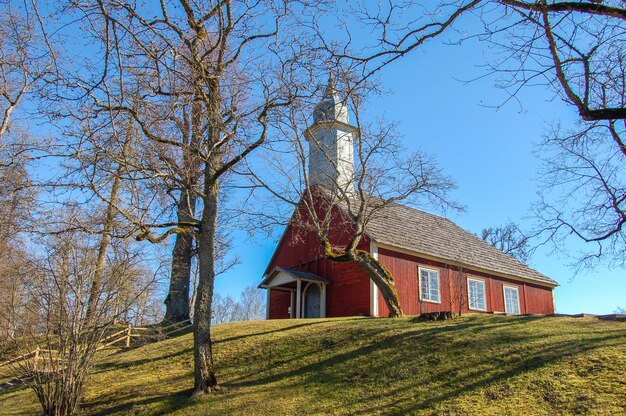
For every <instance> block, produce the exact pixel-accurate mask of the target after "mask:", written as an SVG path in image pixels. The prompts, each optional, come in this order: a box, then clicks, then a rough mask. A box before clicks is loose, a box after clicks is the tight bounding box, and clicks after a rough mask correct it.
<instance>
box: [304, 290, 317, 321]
mask: <svg viewBox="0 0 626 416" xmlns="http://www.w3.org/2000/svg"><path fill="white" fill-rule="evenodd" d="M320 299H321V291H320V287H319V285H316V284H314V283H313V284H310V285H308V286H307V288H306V290H305V292H304V317H305V318H319V317H321V315H320V310H321V305H320V303H321V302H320Z"/></svg>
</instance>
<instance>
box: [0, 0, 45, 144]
mask: <svg viewBox="0 0 626 416" xmlns="http://www.w3.org/2000/svg"><path fill="white" fill-rule="evenodd" d="M35 15H36V14H35V13H34V11H33V10H30V8H29V6H27V5H26V4H19V3H16V2H6V1H3V2H0V150H1V149H2V142H3V137H4V136H5V135H6V133H7V132H9V131H10V129H11V124H12V121H13V118H14V116H15V110H16V109H17V108H18V106H19V105H20V104H21V103H22V102H23V101H24V99H25V97H26V96H27V94H29V93H31V92H32V90H33V88H34V86H35V85H36V84H37V83H38V82H39V81H40V80H41V79H42V78H43V77H44V76H45V75H46V73H47V71H48V69H49V68H50V65H51V56H50V55H49V53H48V51H47V50H46V45H45V43H44V39H43V37H42V33H41V31H40V27H39V26H38V23H37V21H36V19H35Z"/></svg>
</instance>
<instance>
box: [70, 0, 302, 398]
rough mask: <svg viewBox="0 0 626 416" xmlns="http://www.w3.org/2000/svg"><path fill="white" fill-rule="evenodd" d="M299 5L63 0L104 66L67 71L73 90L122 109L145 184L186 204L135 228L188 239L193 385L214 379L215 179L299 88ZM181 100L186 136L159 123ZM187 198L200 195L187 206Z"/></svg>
mask: <svg viewBox="0 0 626 416" xmlns="http://www.w3.org/2000/svg"><path fill="white" fill-rule="evenodd" d="M302 7H303V4H301V3H298V2H285V1H267V2H265V1H263V2H256V3H247V2H238V1H236V2H234V1H225V2H205V3H197V2H189V1H187V0H180V1H176V2H174V1H171V2H161V4H160V5H159V6H158V7H157V6H154V5H142V4H137V3H133V2H125V1H119V0H117V1H111V2H108V1H93V2H80V3H78V2H72V10H73V11H77V13H79V14H80V15H81V16H82V18H81V21H82V22H83V25H84V26H85V27H86V32H85V33H87V34H90V35H91V37H92V38H95V39H97V40H98V42H100V44H101V45H102V53H103V54H104V59H103V60H102V61H101V62H106V63H107V65H108V68H104V69H105V70H106V71H104V72H103V71H102V69H103V68H99V69H100V72H101V73H103V75H102V76H101V77H93V78H89V79H85V78H84V77H82V78H80V79H78V80H76V81H75V83H76V85H77V88H78V90H81V88H82V91H81V93H82V94H86V95H87V96H88V97H89V100H91V104H90V106H91V107H92V108H96V109H97V111H105V112H106V111H121V112H124V113H126V114H127V115H128V116H130V117H131V118H132V120H133V122H134V124H135V125H136V126H137V129H138V131H139V132H140V133H141V134H142V136H143V138H144V140H143V143H144V146H145V147H144V149H145V150H144V152H143V156H144V157H149V156H148V155H154V156H153V157H151V159H150V160H145V161H143V162H145V163H143V164H142V167H141V169H139V170H143V171H144V172H145V178H146V179H148V180H149V181H150V182H151V183H152V184H153V185H152V186H153V188H154V189H158V190H161V191H164V192H165V193H167V192H171V191H172V190H175V193H176V194H177V200H178V201H179V202H181V203H184V204H185V206H186V207H188V208H189V210H188V212H187V213H186V214H189V215H187V216H182V217H180V216H179V218H176V219H174V220H173V221H161V220H159V221H143V222H142V228H143V230H142V231H141V232H140V233H139V235H138V239H140V240H148V241H152V242H159V241H162V240H164V239H165V238H167V237H168V236H169V235H172V234H180V235H190V236H193V238H194V239H195V241H196V242H197V252H198V268H199V279H198V284H197V288H196V293H195V301H194V311H193V318H194V361H195V372H194V385H195V387H194V394H202V393H207V392H211V391H213V390H218V389H219V386H218V383H217V379H216V377H215V368H214V363H213V355H212V344H211V332H210V321H211V303H212V302H211V301H212V297H213V285H214V280H215V266H216V261H215V260H216V258H215V252H216V235H217V229H218V221H219V220H218V218H219V207H220V197H221V190H220V185H221V183H222V181H223V180H224V178H225V176H226V175H227V174H228V173H229V172H230V171H231V170H232V169H233V167H235V166H236V165H237V164H238V163H240V162H241V161H242V160H243V159H244V158H246V157H247V156H248V155H249V154H250V153H251V152H253V151H254V150H255V149H257V148H258V147H259V146H260V145H261V144H263V143H264V142H265V140H266V138H267V134H268V128H269V125H268V119H269V117H270V116H271V114H272V112H273V111H274V110H275V109H276V108H278V107H281V106H285V105H288V104H289V103H290V102H291V101H292V100H293V97H295V96H297V95H298V89H299V86H298V85H297V84H296V83H294V81H295V79H294V78H292V77H291V76H290V75H289V73H290V72H293V71H297V70H300V69H302V68H306V61H308V60H309V59H310V54H309V52H307V48H308V45H307V44H306V41H305V39H304V38H305V36H304V32H305V31H306V30H307V27H306V25H298V24H297V23H298V20H299V19H303V18H306V16H307V15H308V14H309V13H310V12H312V11H313V9H306V10H304V11H305V12H304V13H299V12H302V10H303V9H301V8H302ZM296 10H298V11H299V12H296ZM155 16H156V17H155ZM296 31H298V32H299V34H297V35H296V34H295V32H296ZM279 35H280V36H279ZM113 68H114V70H113ZM79 75H80V76H82V75H83V74H79ZM129 85H133V86H138V87H139V88H138V90H139V91H142V96H141V97H142V100H141V101H132V100H129V96H128V94H127V91H126V90H125V88H126V86H129ZM185 111H189V112H188V113H187V115H190V114H191V115H190V117H192V118H191V122H190V124H189V126H190V128H191V130H192V131H191V133H190V136H189V137H191V139H190V140H180V139H179V138H180V137H181V135H180V134H179V133H178V134H175V135H171V134H170V133H171V132H172V131H174V127H173V126H174V125H177V124H178V125H179V124H180V123H181V121H182V122H183V124H184V122H185V121H186V120H189V118H188V117H187V116H185ZM194 113H196V118H195V119H194V118H193V114H194ZM194 120H195V121H194ZM179 130H181V129H179ZM172 137H175V139H172ZM185 154H189V155H192V157H193V159H194V160H195V161H197V163H198V165H197V166H198V172H201V178H200V180H199V182H198V186H190V184H189V183H185V182H184V179H185V178H186V176H185V175H180V174H179V173H178V172H177V171H178V170H180V169H187V168H188V164H186V163H181V158H184V157H185V156H184V155H185ZM191 178H192V179H193V180H195V178H198V176H194V175H192V176H191ZM186 192H188V193H189V197H185V193H186ZM192 196H193V198H192ZM194 198H197V202H198V204H199V208H198V210H197V211H196V212H195V213H194V212H193V210H192V209H191V208H192V206H193V203H192V202H191V200H192V199H194ZM180 212H181V211H180V210H179V213H180ZM191 214H194V215H191ZM186 217H189V218H186ZM146 219H149V218H146ZM155 230H161V232H158V233H155V232H154V231H155ZM154 234H158V235H154ZM178 292H180V293H181V296H183V295H184V294H183V293H182V292H184V290H179V291H178Z"/></svg>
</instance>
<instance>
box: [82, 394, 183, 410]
mask: <svg viewBox="0 0 626 416" xmlns="http://www.w3.org/2000/svg"><path fill="white" fill-rule="evenodd" d="M192 391H193V389H186V390H181V391H178V392H176V393H168V394H164V395H160V396H153V397H149V398H146V399H142V400H137V401H128V400H125V401H124V403H120V404H118V405H115V406H111V407H107V408H104V409H102V410H99V411H97V412H95V413H91V414H92V415H93V416H104V415H110V414H112V413H122V414H141V412H142V411H143V409H141V407H143V406H147V405H150V404H154V403H159V409H158V411H151V412H150V413H152V414H162V415H165V414H168V413H171V412H173V411H175V410H178V409H182V408H184V407H185V406H187V405H188V404H189V396H191V393H192ZM105 404H106V402H90V403H88V404H86V406H85V410H88V409H89V408H94V407H98V406H101V405H105ZM155 410H156V409H155Z"/></svg>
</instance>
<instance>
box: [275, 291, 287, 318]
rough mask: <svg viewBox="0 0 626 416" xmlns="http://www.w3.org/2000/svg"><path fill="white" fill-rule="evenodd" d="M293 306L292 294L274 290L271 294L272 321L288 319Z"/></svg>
mask: <svg viewBox="0 0 626 416" xmlns="http://www.w3.org/2000/svg"><path fill="white" fill-rule="evenodd" d="M289 306H291V292H285V291H283V290H272V291H271V292H270V319H288V318H290V316H289Z"/></svg>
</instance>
